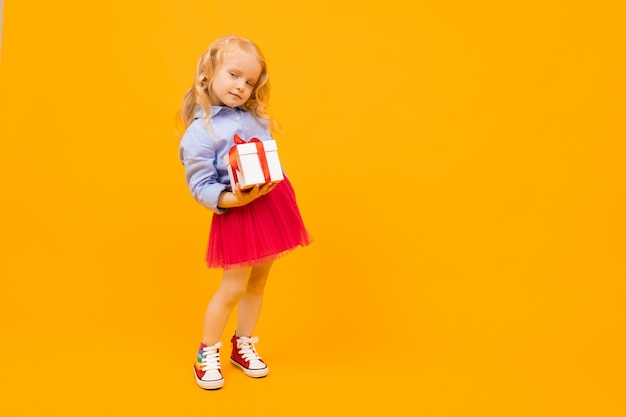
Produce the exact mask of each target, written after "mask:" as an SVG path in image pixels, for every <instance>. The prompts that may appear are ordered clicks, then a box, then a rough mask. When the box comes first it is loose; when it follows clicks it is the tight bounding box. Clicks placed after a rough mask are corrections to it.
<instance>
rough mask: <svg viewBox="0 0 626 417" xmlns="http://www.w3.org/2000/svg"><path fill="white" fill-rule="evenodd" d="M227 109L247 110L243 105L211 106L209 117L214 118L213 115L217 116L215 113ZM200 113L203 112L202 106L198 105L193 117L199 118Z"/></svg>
mask: <svg viewBox="0 0 626 417" xmlns="http://www.w3.org/2000/svg"><path fill="white" fill-rule="evenodd" d="M227 109H230V110H235V109H236V110H242V111H247V110H246V109H245V108H243V107H228V106H211V118H214V117H215V116H217V114H218V113H219V112H221V111H226V110H227ZM202 113H204V108H203V107H200V108H198V110H197V111H196V115H195V116H194V118H195V119H199V118H201V117H202Z"/></svg>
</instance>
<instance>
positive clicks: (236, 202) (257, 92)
mask: <svg viewBox="0 0 626 417" xmlns="http://www.w3.org/2000/svg"><path fill="white" fill-rule="evenodd" d="M269 90H270V84H269V80H268V74H267V68H266V64H265V59H264V58H263V55H262V54H261V51H260V50H259V48H258V47H257V46H256V45H255V44H254V43H253V42H251V41H250V40H248V39H244V38H241V37H237V36H232V35H230V36H224V37H222V38H219V39H217V40H216V41H215V42H214V43H213V44H212V45H211V46H210V47H209V49H207V51H206V52H205V53H204V54H203V55H202V56H201V57H200V60H199V61H198V64H197V68H196V74H195V78H194V82H193V84H192V86H191V88H190V89H189V90H188V91H187V93H186V94H185V96H184V99H183V104H182V108H181V110H180V118H181V120H182V123H183V125H184V127H185V133H184V134H183V137H182V139H181V142H180V150H179V152H180V160H181V162H182V163H183V164H184V166H185V175H186V180H187V184H188V186H189V189H190V190H191V194H192V195H193V197H194V198H195V199H196V200H197V201H198V203H200V204H201V205H202V206H204V207H206V208H208V209H210V210H212V211H213V212H214V214H213V219H212V222H211V231H210V234H209V245H208V250H207V255H206V262H207V265H208V267H209V268H222V269H223V275H222V282H221V284H220V286H219V288H218V290H217V292H216V293H215V294H214V295H213V298H212V299H211V301H210V302H209V305H208V307H207V310H206V314H205V317H204V331H203V335H202V343H201V344H200V349H199V351H198V358H197V361H196V364H195V367H194V374H195V378H196V382H197V383H198V385H199V386H200V387H201V388H204V389H219V388H221V387H222V386H224V378H223V376H222V372H221V368H220V353H219V350H220V347H221V346H222V344H221V341H220V339H221V337H222V333H223V331H224V328H225V327H226V323H227V321H228V318H229V316H230V314H231V312H232V310H233V309H234V307H235V306H236V305H237V306H238V315H237V328H236V331H235V334H234V336H233V337H232V339H231V344H232V352H231V357H230V360H231V363H232V364H233V365H234V366H236V367H237V368H239V369H241V370H242V371H243V372H244V373H245V374H246V375H248V376H250V377H254V378H259V377H264V376H266V375H267V374H268V372H269V368H268V366H267V365H266V364H265V362H263V360H261V357H260V356H259V355H258V354H257V351H256V347H255V343H257V342H258V338H257V337H253V336H252V335H253V333H254V328H255V327H256V323H257V320H258V318H259V314H260V311H261V304H262V301H263V291H264V287H265V283H266V281H267V278H268V275H269V272H270V268H271V266H272V262H273V261H274V260H275V259H277V258H279V257H281V256H282V255H284V254H285V253H287V252H288V251H289V250H291V249H294V248H296V247H297V246H306V245H308V244H309V243H311V237H310V236H309V234H308V233H307V231H306V229H305V226H304V223H303V222H302V218H301V216H300V212H299V210H298V206H297V204H296V199H295V194H294V191H293V188H292V187H291V184H290V182H289V180H288V179H287V177H286V176H285V179H284V181H282V182H279V183H277V184H265V185H262V186H259V185H256V186H255V187H254V188H252V189H251V190H246V191H242V190H241V189H240V188H239V185H236V186H234V188H231V186H230V182H229V177H228V172H227V169H226V165H225V162H224V159H223V158H224V155H226V154H227V153H228V151H229V149H230V148H231V147H232V146H233V145H234V136H235V135H238V136H240V137H241V138H244V140H249V139H250V138H253V137H256V138H259V139H260V140H262V141H265V140H271V139H272V136H271V133H270V130H271V129H272V128H274V127H275V126H276V125H277V123H276V122H275V121H274V119H273V118H272V117H271V116H269V115H268V114H267V112H266V109H267V106H268V99H269Z"/></svg>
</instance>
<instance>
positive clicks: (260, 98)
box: [178, 35, 280, 131]
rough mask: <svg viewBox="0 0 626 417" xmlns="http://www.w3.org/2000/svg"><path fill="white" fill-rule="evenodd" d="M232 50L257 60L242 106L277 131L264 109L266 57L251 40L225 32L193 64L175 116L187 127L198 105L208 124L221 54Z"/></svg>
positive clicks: (267, 94)
mask: <svg viewBox="0 0 626 417" xmlns="http://www.w3.org/2000/svg"><path fill="white" fill-rule="evenodd" d="M231 52H245V53H248V54H250V55H251V56H253V57H255V58H256V59H258V60H259V63H260V64H261V76H260V77H259V80H258V81H257V82H256V84H255V85H254V90H252V95H251V96H250V98H249V99H248V101H246V103H245V104H244V105H243V106H244V107H245V108H246V109H247V110H248V111H250V112H252V114H253V115H254V116H255V117H257V118H259V119H263V120H266V121H267V123H268V126H269V128H270V129H271V130H274V131H279V130H280V128H279V127H278V122H277V121H276V120H275V119H274V118H273V117H272V116H270V115H269V114H268V113H267V107H268V106H269V98H270V82H269V76H268V74H267V65H266V63H265V58H264V57H263V54H262V53H261V50H260V49H259V47H258V46H257V45H256V44H255V43H254V42H252V41H251V40H249V39H245V38H242V37H240V36H236V35H226V36H222V37H221V38H218V39H216V40H215V41H214V42H213V43H212V44H211V46H209V48H208V49H207V50H206V51H205V52H204V53H203V54H202V55H201V56H200V59H199V60H198V64H197V65H196V73H195V75H194V80H193V84H192V85H191V87H190V88H189V90H187V92H186V93H185V95H184V97H183V104H182V107H181V109H180V111H179V112H178V117H179V119H180V121H181V122H182V124H183V126H184V128H185V129H187V127H189V125H190V124H191V122H193V120H194V117H195V114H196V112H197V111H198V110H199V109H200V108H202V109H203V110H204V113H203V114H202V116H203V121H204V123H205V126H206V127H207V128H210V123H211V101H210V94H211V88H212V87H211V86H212V84H213V80H214V79H215V76H216V75H217V72H218V71H219V68H220V66H221V65H222V63H223V62H224V58H225V57H226V55H227V54H228V53H231Z"/></svg>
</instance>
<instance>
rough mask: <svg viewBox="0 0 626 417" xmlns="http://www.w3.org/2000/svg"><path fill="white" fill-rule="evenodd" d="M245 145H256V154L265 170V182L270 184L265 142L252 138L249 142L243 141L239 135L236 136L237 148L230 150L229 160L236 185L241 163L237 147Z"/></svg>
mask: <svg viewBox="0 0 626 417" xmlns="http://www.w3.org/2000/svg"><path fill="white" fill-rule="evenodd" d="M244 143H254V144H256V152H257V155H258V156H259V162H260V163H261V169H262V170H263V177H264V179H265V182H266V183H268V182H270V179H271V177H270V169H269V167H268V166H267V158H266V156H265V148H264V147H263V142H262V141H261V140H259V139H258V138H252V139H250V141H249V142H246V141H245V140H243V139H241V138H240V137H239V135H237V134H235V146H233V147H232V148H230V151H228V159H229V161H230V167H231V169H232V171H233V179H234V180H235V184H237V183H238V182H239V180H238V179H237V171H239V163H238V162H237V145H243V144H244Z"/></svg>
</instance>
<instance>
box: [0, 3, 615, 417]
mask: <svg viewBox="0 0 626 417" xmlns="http://www.w3.org/2000/svg"><path fill="white" fill-rule="evenodd" d="M4 3H5V4H4V22H3V34H2V42H3V45H2V57H1V59H2V62H1V73H0V75H1V79H0V88H1V90H0V106H1V107H0V137H1V138H2V141H1V146H2V151H1V152H0V154H1V155H2V156H1V159H2V160H1V164H0V178H1V181H2V184H1V185H2V191H3V197H2V206H3V212H2V213H3V214H2V229H1V230H2V240H1V242H2V248H1V252H0V253H1V258H0V259H1V262H0V274H1V280H2V281H1V283H2V284H1V292H0V314H1V317H2V330H1V331H2V347H1V348H0V352H1V353H2V355H1V359H0V360H1V361H2V362H1V365H2V366H1V368H2V369H3V372H2V375H1V376H0V392H2V397H3V400H2V401H0V414H2V415H63V416H66V415H74V414H76V415H111V414H112V413H122V412H124V411H128V412H133V413H134V415H197V413H198V410H205V409H206V411H207V413H208V412H209V410H210V409H211V407H215V408H220V409H221V410H227V409H229V408H231V407H233V405H234V404H239V403H238V402H237V401H238V399H239V400H240V397H241V396H242V393H243V395H244V396H245V395H249V396H251V397H249V398H253V401H254V402H256V404H257V411H258V412H259V413H260V414H259V415H293V416H295V415H300V412H299V411H296V409H295V407H297V406H304V407H305V408H306V409H307V410H308V411H310V412H311V413H312V414H313V415H320V414H321V413H326V414H329V413H330V415H333V414H332V413H331V411H333V410H334V411H336V412H341V413H343V414H344V415H353V414H351V413H357V412H363V411H369V412H373V411H381V412H384V411H383V410H389V409H394V410H412V411H414V412H415V413H416V414H415V415H428V416H439V415H442V416H443V415H450V416H470V415H472V416H473V415H476V416H486V415H494V416H513V415H520V416H522V415H523V416H531V415H533V416H537V415H546V416H556V415H563V416H572V415H585V416H589V415H601V416H612V415H623V413H624V412H626V404H625V402H624V399H623V398H622V397H623V393H624V388H626V386H625V385H626V384H625V382H624V375H625V372H626V361H625V358H624V352H625V351H626V350H625V349H626V343H625V336H624V334H625V330H626V329H625V319H626V312H625V301H626V300H625V294H626V292H625V290H626V285H625V284H624V278H625V277H626V264H625V256H624V255H625V254H624V249H625V248H626V245H625V241H624V236H625V233H624V232H625V231H626V228H625V222H624V209H625V208H626V207H625V197H626V195H625V187H624V180H625V179H626V175H625V170H624V168H623V166H624V156H625V153H624V148H625V146H624V142H623V141H624V137H625V134H626V124H625V122H624V116H625V114H624V112H625V110H626V105H625V97H626V96H625V93H626V85H625V81H624V80H625V79H626V77H625V76H626V55H625V54H624V51H625V49H624V47H625V42H624V41H625V32H624V29H622V28H621V27H623V21H624V17H625V16H624V10H623V8H622V7H621V6H618V3H619V2H610V1H603V0H600V1H596V2H591V3H590V2H571V1H555V0H551V1H530V2H513V3H511V2H501V1H487V0H480V1H474V2H464V1H452V0H445V1H442V2H408V1H403V0H389V1H384V2H373V1H346V2H340V1H329V0H321V1H315V2H311V3H301V2H292V1H279V0H268V1H262V2H259V1H249V0H242V1H236V2H223V1H219V2H218V1H206V0H203V1H201V0H183V1H177V2H160V1H147V0H144V1H134V2H133V1H120V0H110V1H107V2H83V1H70V0H60V1H55V2H47V1H38V2H37V1H31V2H27V1H16V0H7V1H5V2H4ZM422 3H424V4H422ZM226 33H238V34H240V35H243V36H246V37H250V38H252V39H253V40H255V41H256V42H257V43H258V44H259V45H260V46H261V48H262V49H263V51H264V53H265V55H266V58H267V60H268V62H269V65H270V74H271V79H272V83H273V90H272V106H271V110H272V112H273V114H274V115H275V116H276V117H277V118H278V119H279V120H280V121H281V122H282V124H283V126H284V127H285V129H286V131H287V135H284V136H280V137H278V138H277V139H278V141H279V147H280V154H281V160H282V161H283V163H284V166H285V168H286V170H287V172H288V174H289V176H290V178H291V179H292V182H293V183H294V185H295V187H296V191H297V195H298V199H299V203H300V207H301V210H302V212H303V215H304V217H305V220H306V222H307V225H308V227H309V229H310V232H311V233H312V235H313V236H314V238H315V240H316V241H315V243H314V244H313V245H312V246H311V247H309V248H306V249H299V250H297V251H296V252H294V253H293V254H291V255H290V256H288V257H286V258H285V259H283V260H281V261H280V262H278V263H277V264H276V266H275V269H274V273H273V276H272V282H271V284H270V285H269V287H268V293H267V302H266V305H265V310H264V312H263V316H262V319H261V323H260V324H259V328H258V333H259V335H260V336H261V339H262V344H261V345H260V349H263V348H264V349H265V350H262V352H266V353H265V354H264V355H266V358H267V357H269V358H271V360H272V364H273V365H272V366H273V375H271V376H270V377H269V378H268V379H267V380H266V381H254V382H259V384H261V385H257V387H261V388H255V387H252V386H251V385H250V388H248V387H249V385H245V384H248V381H243V380H239V379H236V378H238V377H237V376H236V374H234V373H229V374H228V375H227V377H228V378H230V379H229V380H228V379H227V381H230V383H229V382H227V384H228V385H227V387H226V388H225V389H224V390H223V391H224V392H220V393H205V392H201V391H200V390H198V389H197V388H196V387H194V386H193V379H192V377H191V373H190V372H191V371H190V366H191V361H192V360H193V354H194V350H195V349H196V346H197V343H198V341H199V337H200V327H201V322H202V314H203V311H204V307H205V305H206V302H207V301H208V298H209V296H210V294H211V292H212V291H213V290H214V289H215V288H216V286H217V283H218V281H219V273H218V272H217V271H209V270H207V269H206V268H205V267H204V264H203V255H204V249H205V247H204V245H205V241H206V236H207V232H208V227H209V223H210V216H209V213H208V212H207V211H205V210H204V209H202V208H200V206H198V205H197V204H196V203H195V202H194V201H193V200H192V198H191V197H190V196H189V193H188V191H187V189H186V186H185V184H184V177H183V169H182V166H181V165H180V164H179V162H178V160H177V138H176V136H175V134H174V132H173V130H174V123H173V121H174V113H175V112H176V110H177V108H178V106H179V104H180V100H181V96H182V94H183V93H184V91H185V89H186V88H187V87H188V85H189V83H190V82H191V77H192V74H193V70H194V66H195V63H196V60H197V58H198V56H199V55H200V53H201V52H202V51H203V50H204V49H205V48H206V47H207V46H208V44H209V43H210V42H211V41H212V40H213V39H214V38H215V37H217V36H220V35H222V34H226ZM231 329H232V323H231V325H230V326H229V330H227V332H230V331H231ZM228 336H229V334H225V336H224V340H225V341H226V340H227V337H228ZM346 356H347V358H346ZM224 360H225V358H224ZM145 367H148V369H145ZM94 373H97V375H94ZM147 378H150V380H149V381H148V380H147ZM211 395H214V396H215V398H217V400H214V399H213V397H211ZM247 398H248V397H247ZM7 399H8V400H7ZM192 413H193V414H192Z"/></svg>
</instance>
